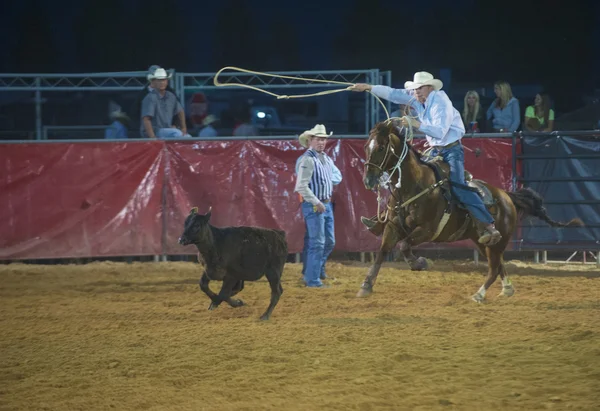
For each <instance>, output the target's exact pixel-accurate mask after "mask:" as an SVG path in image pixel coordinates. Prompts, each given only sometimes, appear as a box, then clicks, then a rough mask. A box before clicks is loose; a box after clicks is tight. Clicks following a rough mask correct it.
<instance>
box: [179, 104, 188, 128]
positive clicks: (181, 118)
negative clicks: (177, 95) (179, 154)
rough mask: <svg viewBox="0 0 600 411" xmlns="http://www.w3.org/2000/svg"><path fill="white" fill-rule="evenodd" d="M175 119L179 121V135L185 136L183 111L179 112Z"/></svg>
mask: <svg viewBox="0 0 600 411" xmlns="http://www.w3.org/2000/svg"><path fill="white" fill-rule="evenodd" d="M177 104H179V103H177ZM177 118H178V119H179V124H180V125H181V134H183V135H184V136H185V135H186V134H187V127H186V125H185V111H183V110H181V111H180V112H178V113H177Z"/></svg>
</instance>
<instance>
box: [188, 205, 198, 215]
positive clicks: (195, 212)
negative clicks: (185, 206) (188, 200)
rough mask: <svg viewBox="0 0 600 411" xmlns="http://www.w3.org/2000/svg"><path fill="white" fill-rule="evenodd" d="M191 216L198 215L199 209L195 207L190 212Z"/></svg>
mask: <svg viewBox="0 0 600 411" xmlns="http://www.w3.org/2000/svg"><path fill="white" fill-rule="evenodd" d="M190 214H198V207H194V208H192V209H191V210H190Z"/></svg>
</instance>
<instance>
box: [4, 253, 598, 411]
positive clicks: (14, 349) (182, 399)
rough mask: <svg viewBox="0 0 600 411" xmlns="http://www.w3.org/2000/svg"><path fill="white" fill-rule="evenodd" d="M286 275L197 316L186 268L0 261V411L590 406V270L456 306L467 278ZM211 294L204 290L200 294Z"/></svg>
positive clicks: (522, 274)
mask: <svg viewBox="0 0 600 411" xmlns="http://www.w3.org/2000/svg"><path fill="white" fill-rule="evenodd" d="M300 269H301V267H300V266H299V265H297V264H288V265H287V266H286V269H285V273H284V283H283V287H284V294H283V296H282V299H281V301H280V303H279V305H278V306H277V307H276V309H275V311H274V313H273V316H272V318H271V320H270V321H269V322H260V321H258V317H259V316H260V315H261V314H262V312H263V311H264V310H265V308H266V307H267V305H268V297H269V287H268V284H267V283H266V281H261V282H257V283H248V284H246V288H245V289H244V290H243V291H242V293H241V294H240V295H239V296H240V297H241V298H242V299H243V300H244V301H245V302H246V306H244V307H241V308H237V309H234V308H231V307H229V306H227V305H226V304H223V305H221V306H220V307H219V308H218V309H217V310H215V311H207V308H208V305H209V300H208V298H207V297H206V296H204V294H202V293H201V291H200V290H199V288H198V285H197V281H198V278H199V276H200V266H199V265H198V264H193V263H183V262H182V263H134V264H121V263H106V262H103V263H91V264H87V265H63V266H42V265H23V264H10V265H2V266H0V277H1V280H2V281H1V283H0V297H1V304H0V329H1V334H0V410H61V411H64V410H196V411H197V410H360V411H368V410H380V409H381V410H438V409H439V410H451V409H456V410H538V409H556V410H563V409H564V410H598V409H600V342H599V341H600V339H599V337H600V291H599V290H600V273H599V272H598V269H597V268H596V267H593V266H586V267H584V266H581V265H579V266H569V267H565V266H563V267H561V266H551V267H550V266H546V267H542V266H537V268H533V267H531V266H527V265H526V264H520V263H518V262H517V263H512V264H509V265H508V269H509V272H510V273H511V274H512V276H511V278H512V280H513V283H514V285H515V288H516V290H517V293H516V294H515V296H514V297H511V298H510V299H507V298H505V297H496V296H497V294H498V292H499V291H500V284H499V283H496V284H495V285H494V286H493V288H492V290H491V291H490V292H489V293H488V303H487V304H480V305H478V304H476V303H474V302H472V301H470V300H469V296H470V295H471V294H473V293H474V292H475V291H477V289H478V288H479V286H480V285H481V284H482V282H483V277H482V272H483V267H479V268H478V267H475V266H474V265H472V264H469V263H439V262H438V263H437V264H436V266H435V267H434V271H431V272H426V273H413V272H411V271H408V270H406V266H405V265H404V264H399V263H398V264H396V263H390V264H388V265H386V268H384V269H382V272H381V274H380V277H379V281H378V283H377V286H376V288H375V293H374V294H373V295H372V296H371V297H370V298H368V299H357V298H355V294H356V292H357V290H358V287H359V285H360V283H361V281H362V279H363V278H364V275H365V273H366V271H367V266H366V265H360V264H350V263H349V264H340V263H332V264H330V265H329V266H328V270H329V275H330V276H332V277H335V279H333V280H331V281H329V283H330V284H331V285H332V287H331V288H329V289H306V288H304V287H302V286H301V283H300ZM211 285H213V289H215V288H216V286H219V285H220V283H211Z"/></svg>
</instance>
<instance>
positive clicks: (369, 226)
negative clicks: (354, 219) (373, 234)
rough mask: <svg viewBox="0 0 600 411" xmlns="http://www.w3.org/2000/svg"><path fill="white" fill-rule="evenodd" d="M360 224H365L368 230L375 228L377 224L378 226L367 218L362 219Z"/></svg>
mask: <svg viewBox="0 0 600 411" xmlns="http://www.w3.org/2000/svg"><path fill="white" fill-rule="evenodd" d="M360 222H361V223H363V224H364V225H366V226H367V228H373V227H375V224H377V223H376V222H375V221H373V220H371V219H370V218H367V217H361V218H360Z"/></svg>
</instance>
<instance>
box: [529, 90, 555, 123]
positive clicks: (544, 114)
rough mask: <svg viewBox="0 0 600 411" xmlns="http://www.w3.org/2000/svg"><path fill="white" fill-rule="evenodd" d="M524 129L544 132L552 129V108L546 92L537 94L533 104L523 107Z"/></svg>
mask: <svg viewBox="0 0 600 411" xmlns="http://www.w3.org/2000/svg"><path fill="white" fill-rule="evenodd" d="M525 130H527V131H541V132H546V133H548V132H550V131H552V130H554V110H552V109H551V108H550V97H549V96H548V95H547V94H537V95H536V96H535V100H534V104H533V106H529V107H527V109H525Z"/></svg>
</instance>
